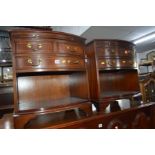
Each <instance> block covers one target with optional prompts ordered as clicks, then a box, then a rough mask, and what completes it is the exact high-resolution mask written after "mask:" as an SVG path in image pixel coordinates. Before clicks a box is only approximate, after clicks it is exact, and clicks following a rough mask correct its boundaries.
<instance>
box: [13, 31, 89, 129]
mask: <svg viewBox="0 0 155 155" xmlns="http://www.w3.org/2000/svg"><path fill="white" fill-rule="evenodd" d="M11 41H12V48H13V69H14V92H15V93H14V105H15V112H14V120H15V127H16V128H24V126H25V124H27V123H28V122H29V121H30V120H31V119H33V118H35V117H38V116H39V115H40V114H46V113H52V112H55V111H63V110H67V109H75V108H76V109H77V108H79V109H82V110H84V112H86V114H87V115H90V113H91V103H90V102H89V90H88V79H87V69H86V65H85V60H86V59H85V51H84V49H85V43H84V42H85V39H83V38H80V37H78V36H74V35H70V34H66V33H58V32H53V31H39V30H38V31H34V30H15V31H13V32H11Z"/></svg>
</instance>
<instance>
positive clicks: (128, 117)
mask: <svg viewBox="0 0 155 155" xmlns="http://www.w3.org/2000/svg"><path fill="white" fill-rule="evenodd" d="M154 111H155V103H149V104H145V105H140V106H136V107H130V108H129V109H125V110H118V109H117V111H116V112H114V111H113V112H111V111H110V112H109V113H104V112H100V113H96V114H94V115H92V116H91V117H85V116H84V115H82V114H81V118H80V119H79V118H76V120H66V121H64V120H65V119H64V117H65V115H64V116H62V117H63V119H59V123H57V122H53V124H52V125H51V126H50V127H48V128H66V129H152V128H155V117H154ZM62 120H63V121H62ZM46 121H47V118H46ZM48 121H50V118H49V120H48ZM48 121H47V122H48ZM33 125H34V126H33ZM29 127H30V126H29ZM31 128H35V123H34V124H32V126H31ZM44 128H47V127H46V126H45V127H44Z"/></svg>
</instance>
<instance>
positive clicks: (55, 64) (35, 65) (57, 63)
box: [16, 54, 85, 72]
mask: <svg viewBox="0 0 155 155" xmlns="http://www.w3.org/2000/svg"><path fill="white" fill-rule="evenodd" d="M16 69H17V72H18V71H19V70H28V71H29V70H30V71H32V70H33V71H35V69H45V70H46V69H47V70H51V71H52V70H70V69H79V70H84V69H85V61H84V59H81V58H78V57H69V56H63V57H62V56H51V55H47V54H46V55H43V54H38V55H30V56H28V55H26V56H17V57H16Z"/></svg>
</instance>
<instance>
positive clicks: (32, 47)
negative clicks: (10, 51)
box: [15, 41, 53, 53]
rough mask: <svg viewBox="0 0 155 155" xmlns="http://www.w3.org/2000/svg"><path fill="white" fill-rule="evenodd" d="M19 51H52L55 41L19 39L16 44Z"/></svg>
mask: <svg viewBox="0 0 155 155" xmlns="http://www.w3.org/2000/svg"><path fill="white" fill-rule="evenodd" d="M15 48H16V52H17V53H25V52H52V50H53V42H50V41H49V42H48V41H46V42H42V41H18V42H16V45H15Z"/></svg>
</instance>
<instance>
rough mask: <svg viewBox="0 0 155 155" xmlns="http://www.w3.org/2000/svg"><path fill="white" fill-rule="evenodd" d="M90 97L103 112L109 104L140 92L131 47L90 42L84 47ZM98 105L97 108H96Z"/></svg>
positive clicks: (120, 43) (116, 42)
mask: <svg viewBox="0 0 155 155" xmlns="http://www.w3.org/2000/svg"><path fill="white" fill-rule="evenodd" d="M86 55H87V58H88V63H87V67H88V75H89V83H90V96H91V99H92V101H93V102H94V103H95V105H96V106H97V107H98V110H104V109H105V108H106V107H107V105H108V104H109V103H110V101H114V100H116V99H119V98H129V99H131V98H132V96H133V95H134V94H137V93H138V92H139V83H138V73H137V69H136V63H135V50H134V45H133V44H132V43H130V42H127V41H121V40H102V39H100V40H93V41H92V42H90V43H88V44H87V48H86ZM97 104H98V105H97Z"/></svg>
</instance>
